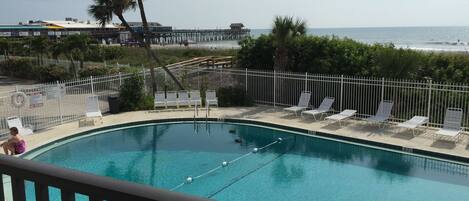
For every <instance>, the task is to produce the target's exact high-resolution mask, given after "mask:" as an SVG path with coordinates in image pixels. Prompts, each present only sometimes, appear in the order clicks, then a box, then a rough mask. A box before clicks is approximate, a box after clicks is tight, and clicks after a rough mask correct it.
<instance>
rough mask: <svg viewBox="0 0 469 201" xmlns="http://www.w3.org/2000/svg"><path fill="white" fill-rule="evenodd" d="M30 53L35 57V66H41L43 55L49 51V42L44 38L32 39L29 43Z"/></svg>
mask: <svg viewBox="0 0 469 201" xmlns="http://www.w3.org/2000/svg"><path fill="white" fill-rule="evenodd" d="M29 48H30V49H31V51H32V52H33V53H34V54H35V55H36V57H37V64H38V65H42V64H43V63H44V54H47V52H48V51H49V41H48V39H47V38H46V37H34V38H32V39H31V41H30V47H29Z"/></svg>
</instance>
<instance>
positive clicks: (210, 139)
mask: <svg viewBox="0 0 469 201" xmlns="http://www.w3.org/2000/svg"><path fill="white" fill-rule="evenodd" d="M25 157H26V158H30V159H31V160H34V161H40V162H45V163H50V164H54V165H57V166H61V167H67V168H72V169H76V170H80V171H84V172H89V173H93V174H97V175H103V176H108V177H113V178H116V179H121V180H127V181H131V182H136V183H140V184H145V185H150V186H154V187H157V188H163V189H167V190H173V191H176V192H182V193H186V194H191V195H196V196H201V197H206V198H211V199H215V200H233V201H240V200H362V201H363V200H427V201H430V200H462V199H463V198H467V197H469V177H468V175H469V174H468V173H469V168H468V166H467V165H464V164H460V163H453V162H449V161H443V160H438V159H433V158H429V157H422V156H417V155H412V154H405V153H400V152H396V151H390V150H385V149H378V148H375V147H370V146H366V145H359V144H353V143H348V142H342V141H338V140H332V139H326V138H322V137H317V136H313V137H311V136H306V135H305V133H301V132H293V131H287V130H282V129H278V128H272V127H265V126H259V125H254V124H245V123H228V122H170V123H146V124H141V125H132V126H126V127H119V128H112V129H108V130H104V131H98V132H94V133H89V134H85V135H81V136H78V137H75V138H71V139H67V140H62V141H60V142H57V143H54V144H50V145H48V146H46V147H43V148H41V149H38V150H37V151H33V152H31V153H29V154H28V155H27V156H25ZM224 162H225V163H224ZM27 189H28V191H27V196H28V200H34V190H33V186H32V185H31V184H29V185H27ZM50 194H51V198H57V200H59V197H60V196H59V193H58V190H56V189H51V190H50ZM78 200H86V198H85V197H83V196H82V197H80V198H79V199H78Z"/></svg>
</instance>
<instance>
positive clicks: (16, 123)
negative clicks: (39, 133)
mask: <svg viewBox="0 0 469 201" xmlns="http://www.w3.org/2000/svg"><path fill="white" fill-rule="evenodd" d="M7 124H8V128H13V127H16V128H17V129H18V133H19V134H20V135H23V136H26V135H31V134H33V129H32V128H25V127H23V123H22V122H21V119H20V118H19V117H8V118H7Z"/></svg>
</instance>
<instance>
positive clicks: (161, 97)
mask: <svg viewBox="0 0 469 201" xmlns="http://www.w3.org/2000/svg"><path fill="white" fill-rule="evenodd" d="M160 107H164V108H167V106H166V95H165V94H164V92H156V93H155V108H160Z"/></svg>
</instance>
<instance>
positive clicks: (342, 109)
mask: <svg viewBox="0 0 469 201" xmlns="http://www.w3.org/2000/svg"><path fill="white" fill-rule="evenodd" d="M343 103H344V75H341V76H340V111H341V112H342V111H344V108H343V105H344V104H343Z"/></svg>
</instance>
